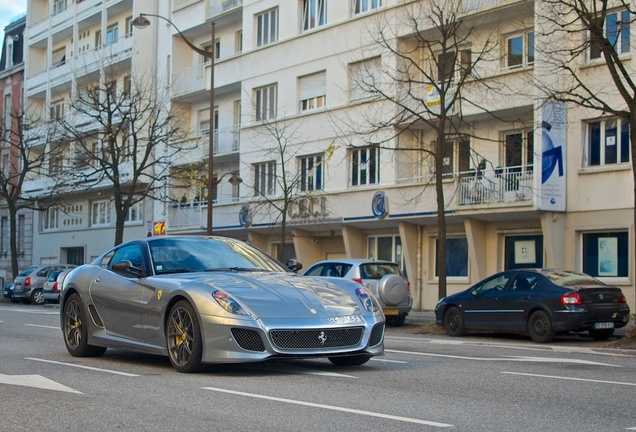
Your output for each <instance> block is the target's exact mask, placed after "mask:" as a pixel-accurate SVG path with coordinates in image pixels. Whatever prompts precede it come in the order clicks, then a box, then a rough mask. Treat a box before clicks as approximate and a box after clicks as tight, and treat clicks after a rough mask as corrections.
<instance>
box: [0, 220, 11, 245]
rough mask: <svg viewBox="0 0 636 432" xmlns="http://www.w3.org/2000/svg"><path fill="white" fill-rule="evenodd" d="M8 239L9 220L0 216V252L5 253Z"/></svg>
mask: <svg viewBox="0 0 636 432" xmlns="http://www.w3.org/2000/svg"><path fill="white" fill-rule="evenodd" d="M8 239H9V218H8V217H6V216H2V218H1V219H0V252H7V249H8V248H7V240H8Z"/></svg>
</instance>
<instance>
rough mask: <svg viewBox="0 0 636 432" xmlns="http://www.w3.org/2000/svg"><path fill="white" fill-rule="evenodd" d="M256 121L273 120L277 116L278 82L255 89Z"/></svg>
mask: <svg viewBox="0 0 636 432" xmlns="http://www.w3.org/2000/svg"><path fill="white" fill-rule="evenodd" d="M255 93H256V97H255V98H254V99H255V100H256V121H264V120H273V119H275V118H276V106H277V100H276V99H277V93H278V87H277V85H276V84H273V85H270V86H267V87H262V88H260V89H257V90H256V91H255Z"/></svg>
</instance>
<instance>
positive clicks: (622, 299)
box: [618, 293, 627, 303]
mask: <svg viewBox="0 0 636 432" xmlns="http://www.w3.org/2000/svg"><path fill="white" fill-rule="evenodd" d="M618 302H619V303H627V299H626V298H625V294H623V293H621V295H620V297H619V298H618Z"/></svg>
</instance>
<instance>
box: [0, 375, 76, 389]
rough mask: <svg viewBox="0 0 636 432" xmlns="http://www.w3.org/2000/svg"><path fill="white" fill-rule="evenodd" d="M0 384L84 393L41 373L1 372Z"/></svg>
mask: <svg viewBox="0 0 636 432" xmlns="http://www.w3.org/2000/svg"><path fill="white" fill-rule="evenodd" d="M0 384H9V385H16V386H24V387H33V388H37V389H44V390H55V391H62V392H68V393H78V394H82V392H79V391H77V390H74V389H72V388H70V387H66V386H65V385H62V384H60V383H56V382H55V381H53V380H50V379H48V378H45V377H43V376H41V375H4V374H0Z"/></svg>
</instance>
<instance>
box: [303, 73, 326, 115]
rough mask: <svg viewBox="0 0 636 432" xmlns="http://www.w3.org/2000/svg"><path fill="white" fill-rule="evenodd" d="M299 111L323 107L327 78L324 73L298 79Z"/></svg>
mask: <svg viewBox="0 0 636 432" xmlns="http://www.w3.org/2000/svg"><path fill="white" fill-rule="evenodd" d="M298 84H299V93H300V110H301V111H309V110H314V109H318V108H322V107H323V106H325V102H326V96H325V93H326V90H325V89H326V86H327V78H326V73H325V72H319V73H316V74H313V75H308V76H304V77H301V78H299V79H298Z"/></svg>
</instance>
